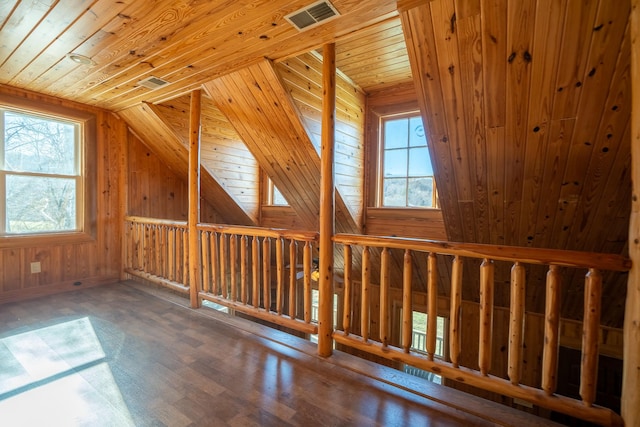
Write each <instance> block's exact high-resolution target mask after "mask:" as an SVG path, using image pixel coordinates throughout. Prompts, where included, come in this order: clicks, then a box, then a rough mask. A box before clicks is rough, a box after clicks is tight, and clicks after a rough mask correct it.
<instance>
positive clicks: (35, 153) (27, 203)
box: [0, 107, 84, 236]
mask: <svg viewBox="0 0 640 427" xmlns="http://www.w3.org/2000/svg"><path fill="white" fill-rule="evenodd" d="M0 125H1V128H2V131H1V133H0V137H1V138H2V140H1V141H0V142H1V143H0V200H2V209H0V235H6V236H8V235H26V234H42V233H61V232H78V231H82V229H83V218H82V216H83V209H82V203H83V187H84V186H83V183H84V182H83V174H82V170H83V167H82V165H83V159H82V149H81V147H82V145H81V142H82V136H83V124H82V122H80V121H74V120H70V119H67V118H64V117H57V116H50V115H44V114H39V113H35V112H29V111H24V110H17V109H11V108H7V107H0Z"/></svg>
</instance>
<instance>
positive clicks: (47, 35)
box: [0, 0, 95, 82]
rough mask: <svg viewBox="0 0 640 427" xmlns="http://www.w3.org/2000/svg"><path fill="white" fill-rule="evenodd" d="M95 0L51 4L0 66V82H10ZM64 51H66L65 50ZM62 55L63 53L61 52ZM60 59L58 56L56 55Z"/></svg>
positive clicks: (72, 0)
mask: <svg viewBox="0 0 640 427" xmlns="http://www.w3.org/2000/svg"><path fill="white" fill-rule="evenodd" d="M94 1H95V0H68V1H64V2H59V3H56V4H54V5H53V7H52V8H51V9H50V10H49V13H47V15H46V16H45V17H44V18H43V19H42V21H40V22H39V24H38V25H37V26H36V27H35V28H34V29H33V31H31V32H30V33H29V35H28V36H27V37H25V38H24V39H23V40H22V42H21V43H20V46H18V47H17V48H16V49H15V50H14V51H13V52H12V53H11V56H9V58H7V60H6V61H4V63H3V64H2V67H0V82H10V81H11V80H13V78H14V77H15V76H16V75H17V74H19V73H20V72H21V71H23V70H24V68H25V67H26V66H27V65H29V64H31V63H32V62H33V61H34V59H35V58H37V57H38V56H39V55H40V54H42V52H43V51H44V50H46V49H47V48H49V47H50V46H51V44H52V43H53V41H55V40H56V39H57V38H58V37H60V36H61V35H62V34H64V33H65V32H66V31H68V30H69V27H71V26H72V24H73V23H74V22H75V21H77V20H78V19H79V18H80V17H81V16H82V15H83V14H84V13H85V12H86V9H88V8H89V7H91V6H92V4H91V3H93V2H94ZM65 53H66V52H65ZM63 56H64V54H63ZM58 59H60V57H58Z"/></svg>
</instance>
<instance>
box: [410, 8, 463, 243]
mask: <svg viewBox="0 0 640 427" xmlns="http://www.w3.org/2000/svg"><path fill="white" fill-rule="evenodd" d="M400 16H401V20H402V28H403V31H404V34H405V38H406V42H407V52H408V54H409V59H410V61H411V70H412V74H413V81H414V85H415V89H416V94H417V97H418V103H419V105H420V111H421V112H422V119H423V121H424V124H425V129H426V131H427V140H428V141H429V152H430V154H431V159H432V161H433V168H434V173H435V176H436V183H437V186H438V191H439V192H440V193H441V194H443V195H447V196H445V197H441V198H440V204H441V207H442V211H443V216H444V220H445V224H446V229H447V235H448V237H449V240H451V241H462V239H463V233H462V220H461V215H460V210H459V206H458V203H457V199H456V196H454V195H455V194H456V182H455V176H454V171H453V166H452V163H451V156H450V153H449V145H448V143H447V141H448V137H447V134H448V130H447V127H446V122H445V120H444V117H443V115H442V111H444V105H443V99H442V94H441V91H440V74H439V70H438V65H437V58H436V48H435V40H434V34H433V31H432V30H431V11H430V9H429V6H428V5H422V6H418V7H415V8H411V9H407V10H405V11H403V12H402V13H401V15H400Z"/></svg>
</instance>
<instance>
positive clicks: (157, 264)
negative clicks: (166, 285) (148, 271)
mask: <svg viewBox="0 0 640 427" xmlns="http://www.w3.org/2000/svg"><path fill="white" fill-rule="evenodd" d="M153 235H154V238H155V244H154V245H153V247H154V248H155V251H154V260H153V261H154V265H153V274H155V275H156V276H159V277H162V240H161V239H160V226H159V225H158V224H156V225H154V226H153Z"/></svg>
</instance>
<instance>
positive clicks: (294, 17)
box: [284, 0, 340, 31]
mask: <svg viewBox="0 0 640 427" xmlns="http://www.w3.org/2000/svg"><path fill="white" fill-rule="evenodd" d="M338 16H340V14H339V13H338V11H337V9H336V8H335V7H333V5H332V4H331V3H329V2H328V1H327V0H320V1H317V2H315V3H312V4H310V5H309V6H306V7H304V8H302V9H300V10H296V11H295V12H293V13H290V14H289V15H287V16H285V17H284V19H286V20H287V21H289V23H290V24H291V25H293V26H294V27H296V28H297V29H298V31H302V30H308V29H309V28H312V27H315V26H316V25H320V23H322V22H325V21H328V20H329V19H333V18H336V17H338Z"/></svg>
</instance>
